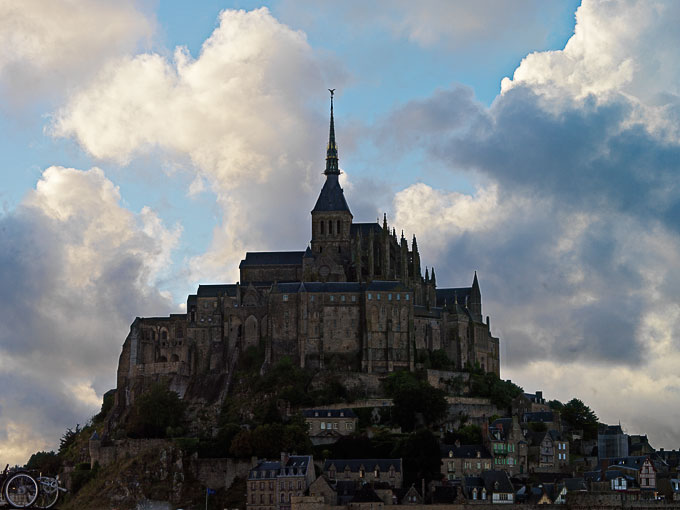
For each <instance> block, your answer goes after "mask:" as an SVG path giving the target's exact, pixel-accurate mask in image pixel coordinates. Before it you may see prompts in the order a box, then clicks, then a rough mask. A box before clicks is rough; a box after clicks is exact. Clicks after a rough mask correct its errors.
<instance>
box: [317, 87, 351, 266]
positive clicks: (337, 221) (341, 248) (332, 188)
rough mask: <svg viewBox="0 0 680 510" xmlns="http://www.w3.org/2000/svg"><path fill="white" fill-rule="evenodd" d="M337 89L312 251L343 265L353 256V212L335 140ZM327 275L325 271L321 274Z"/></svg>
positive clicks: (318, 255)
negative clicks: (346, 198)
mask: <svg viewBox="0 0 680 510" xmlns="http://www.w3.org/2000/svg"><path fill="white" fill-rule="evenodd" d="M333 91H334V89H333V90H331V91H330V92H331V123H330V132H329V135H328V148H327V149H326V170H325V171H324V174H325V175H326V182H325V183H324V185H323V188H321V193H320V194H319V198H318V199H317V201H316V205H315V206H314V209H312V242H311V251H312V255H313V256H314V258H330V259H333V260H334V261H336V262H337V263H340V264H342V263H343V262H344V261H346V260H348V259H350V258H351V255H352V254H351V236H350V229H351V226H352V213H351V212H350V210H349V206H348V205H347V201H346V200H345V194H344V192H343V191H342V188H341V187H340V182H339V180H338V179H339V177H340V168H339V167H338V146H337V144H336V142H335V122H334V119H333ZM321 276H322V277H323V276H324V275H323V274H322V275H321Z"/></svg>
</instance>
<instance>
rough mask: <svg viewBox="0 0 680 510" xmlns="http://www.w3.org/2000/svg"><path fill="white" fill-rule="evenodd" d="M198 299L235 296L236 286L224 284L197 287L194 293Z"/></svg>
mask: <svg viewBox="0 0 680 510" xmlns="http://www.w3.org/2000/svg"><path fill="white" fill-rule="evenodd" d="M196 295H197V296H198V297H220V296H225V295H226V296H229V297H234V296H236V284H235V283H225V284H215V285H199V286H198V290H197V291H196Z"/></svg>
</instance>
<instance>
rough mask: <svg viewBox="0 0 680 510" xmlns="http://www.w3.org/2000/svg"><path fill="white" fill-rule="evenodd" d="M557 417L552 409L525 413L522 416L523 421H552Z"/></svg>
mask: <svg viewBox="0 0 680 510" xmlns="http://www.w3.org/2000/svg"><path fill="white" fill-rule="evenodd" d="M554 419H555V415H554V414H553V413H552V412H551V411H539V412H535V413H524V415H523V416H522V421H523V422H525V423H529V422H543V423H547V422H552V421H553V420H554Z"/></svg>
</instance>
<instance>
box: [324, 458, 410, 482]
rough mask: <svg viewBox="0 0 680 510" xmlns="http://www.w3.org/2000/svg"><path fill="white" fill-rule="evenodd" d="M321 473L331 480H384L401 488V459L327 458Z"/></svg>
mask: <svg viewBox="0 0 680 510" xmlns="http://www.w3.org/2000/svg"><path fill="white" fill-rule="evenodd" d="M323 474H324V475H326V476H327V477H328V479H329V480H330V481H331V482H333V481H359V482H362V483H371V482H385V483H387V484H388V485H389V486H390V487H392V488H397V489H398V488H401V486H402V483H403V476H402V471H401V459H328V460H327V461H326V462H324V465H323Z"/></svg>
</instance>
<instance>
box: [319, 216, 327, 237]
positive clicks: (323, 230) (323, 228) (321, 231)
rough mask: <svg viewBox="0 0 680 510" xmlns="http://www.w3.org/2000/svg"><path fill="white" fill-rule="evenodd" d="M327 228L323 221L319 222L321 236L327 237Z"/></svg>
mask: <svg viewBox="0 0 680 510" xmlns="http://www.w3.org/2000/svg"><path fill="white" fill-rule="evenodd" d="M325 226H326V223H325V222H324V221H323V220H321V221H320V222H319V227H320V233H321V235H325V234H326V229H325Z"/></svg>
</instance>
